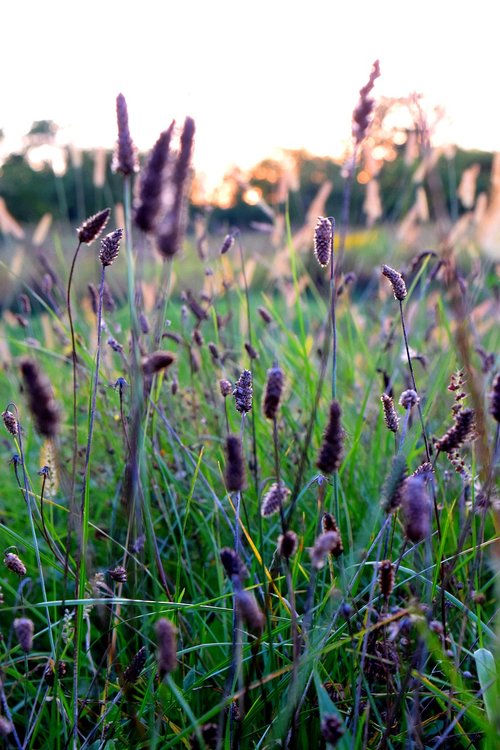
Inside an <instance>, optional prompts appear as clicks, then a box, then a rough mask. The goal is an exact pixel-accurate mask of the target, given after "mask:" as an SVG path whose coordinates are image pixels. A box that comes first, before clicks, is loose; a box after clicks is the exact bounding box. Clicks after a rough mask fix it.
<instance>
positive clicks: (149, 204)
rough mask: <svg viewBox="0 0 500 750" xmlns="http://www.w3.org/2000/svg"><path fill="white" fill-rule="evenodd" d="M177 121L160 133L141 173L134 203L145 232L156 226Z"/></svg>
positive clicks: (138, 224) (135, 219)
mask: <svg viewBox="0 0 500 750" xmlns="http://www.w3.org/2000/svg"><path fill="white" fill-rule="evenodd" d="M174 126H175V121H172V123H171V124H170V127H169V128H168V129H167V130H164V131H163V132H162V133H160V136H159V138H158V140H157V141H156V143H155V145H154V146H153V148H152V149H151V153H150V155H149V158H148V161H147V164H146V166H145V167H144V170H143V172H142V174H141V178H140V181H139V189H138V194H137V199H136V201H135V204H134V221H135V223H136V225H137V226H138V227H139V229H142V231H143V232H146V233H151V232H153V231H154V229H155V227H156V222H157V219H158V214H159V212H160V209H161V205H162V193H163V188H164V185H165V171H166V168H167V165H168V159H169V151H170V143H171V140H172V133H173V130H174Z"/></svg>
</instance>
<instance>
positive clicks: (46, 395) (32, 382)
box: [20, 358, 60, 438]
mask: <svg viewBox="0 0 500 750" xmlns="http://www.w3.org/2000/svg"><path fill="white" fill-rule="evenodd" d="M20 367H21V375H22V377H23V383H24V387H25V390H26V396H27V399H28V406H29V409H30V411H31V414H32V416H33V421H34V423H35V427H36V429H37V431H38V432H39V433H40V435H43V437H47V438H54V437H55V436H56V435H57V433H58V432H59V423H60V418H59V407H58V406H57V404H56V401H55V398H54V391H53V390H52V386H51V384H50V382H49V380H48V378H47V377H46V376H45V375H44V374H43V373H42V371H41V370H40V368H39V367H38V365H37V363H36V362H35V360H33V359H30V358H26V359H23V360H21V363H20Z"/></svg>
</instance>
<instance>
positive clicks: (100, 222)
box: [76, 208, 111, 245]
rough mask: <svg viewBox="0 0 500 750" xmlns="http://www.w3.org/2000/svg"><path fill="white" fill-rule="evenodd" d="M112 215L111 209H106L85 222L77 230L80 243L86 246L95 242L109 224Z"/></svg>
mask: <svg viewBox="0 0 500 750" xmlns="http://www.w3.org/2000/svg"><path fill="white" fill-rule="evenodd" d="M110 213H111V209H110V208H105V209H103V210H102V211H99V212H98V213H96V214H94V215H93V216H90V217H89V218H88V219H87V220H86V221H84V222H83V224H81V225H80V226H79V227H78V229H77V230H76V233H77V235H78V239H79V240H80V242H83V244H84V245H90V243H91V242H94V240H96V239H97V238H98V237H99V235H100V234H101V232H102V231H103V229H104V228H105V226H106V224H107V223H108V219H109V215H110Z"/></svg>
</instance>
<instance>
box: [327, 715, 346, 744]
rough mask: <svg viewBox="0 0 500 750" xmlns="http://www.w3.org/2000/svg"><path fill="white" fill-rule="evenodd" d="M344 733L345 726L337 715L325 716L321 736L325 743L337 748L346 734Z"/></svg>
mask: <svg viewBox="0 0 500 750" xmlns="http://www.w3.org/2000/svg"><path fill="white" fill-rule="evenodd" d="M344 731H345V729H344V726H343V724H342V722H341V720H340V719H339V718H338V716H335V714H324V715H323V718H322V719H321V734H322V735H323V739H324V740H325V742H328V743H329V744H330V745H333V747H335V745H336V744H337V743H338V741H339V740H340V739H341V737H342V735H343V734H344Z"/></svg>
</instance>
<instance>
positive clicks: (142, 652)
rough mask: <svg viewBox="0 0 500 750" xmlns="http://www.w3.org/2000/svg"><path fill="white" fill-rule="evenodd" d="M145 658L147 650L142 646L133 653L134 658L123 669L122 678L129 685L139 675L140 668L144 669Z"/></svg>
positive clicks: (135, 680)
mask: <svg viewBox="0 0 500 750" xmlns="http://www.w3.org/2000/svg"><path fill="white" fill-rule="evenodd" d="M146 659H147V651H146V647H145V646H143V647H142V648H140V649H139V651H138V652H137V653H136V654H135V656H134V658H133V659H132V661H131V662H130V664H129V665H128V667H127V668H126V669H125V671H124V673H123V679H124V680H125V682H128V683H129V684H130V685H133V684H134V683H135V682H137V680H138V679H139V677H140V676H141V672H142V670H143V669H144V665H145V664H146Z"/></svg>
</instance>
